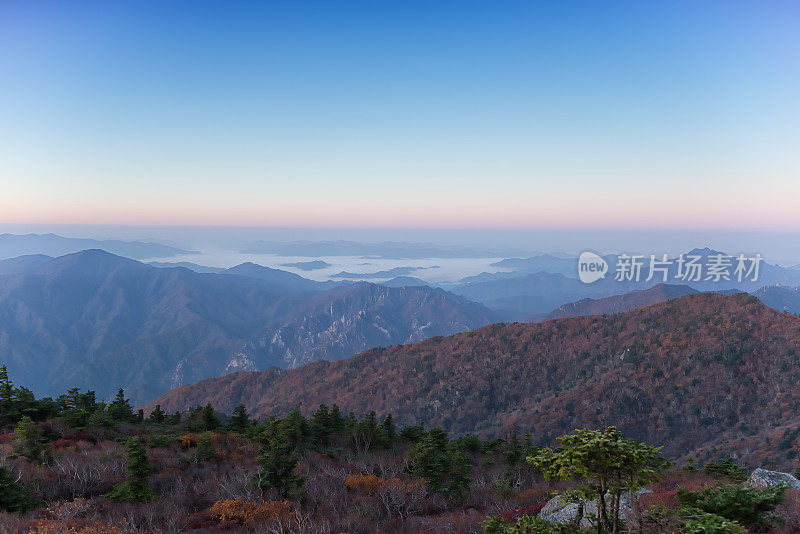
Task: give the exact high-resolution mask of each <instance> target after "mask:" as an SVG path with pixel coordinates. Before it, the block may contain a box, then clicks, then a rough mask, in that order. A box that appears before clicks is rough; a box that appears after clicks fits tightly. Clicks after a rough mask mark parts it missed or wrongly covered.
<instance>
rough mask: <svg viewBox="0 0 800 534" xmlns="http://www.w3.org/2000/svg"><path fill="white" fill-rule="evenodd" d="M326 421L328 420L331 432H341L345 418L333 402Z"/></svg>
mask: <svg viewBox="0 0 800 534" xmlns="http://www.w3.org/2000/svg"><path fill="white" fill-rule="evenodd" d="M328 421H329V422H330V426H331V432H334V433H336V432H341V431H343V430H344V428H345V420H344V417H342V411H341V410H340V409H339V407H338V406H337V405H335V404H334V405H333V406H331V411H330V414H329V415H328Z"/></svg>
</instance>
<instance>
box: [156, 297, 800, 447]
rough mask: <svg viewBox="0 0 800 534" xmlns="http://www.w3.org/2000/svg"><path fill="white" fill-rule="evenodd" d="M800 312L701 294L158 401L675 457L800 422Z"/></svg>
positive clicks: (187, 391)
mask: <svg viewBox="0 0 800 534" xmlns="http://www.w3.org/2000/svg"><path fill="white" fill-rule="evenodd" d="M798 369H800V318H798V317H796V316H794V315H791V314H785V313H781V312H779V311H776V310H774V309H771V308H769V307H767V306H765V305H764V304H762V303H761V302H759V301H758V300H757V299H756V298H754V297H752V296H750V295H746V294H735V295H731V296H725V295H719V294H711V293H698V294H691V295H687V296H685V297H682V298H678V299H673V300H669V301H667V302H662V303H659V304H655V305H652V306H648V307H645V308H641V309H638V310H634V311H630V312H625V313H620V314H614V315H607V316H582V317H574V318H566V319H555V320H551V321H547V322H544V323H535V324H495V325H491V326H486V327H482V328H479V329H476V330H473V331H470V332H466V333H461V334H456V335H454V336H450V337H444V338H442V337H435V338H431V339H428V340H426V341H423V342H421V343H417V344H413V345H404V346H393V347H385V348H375V349H371V350H368V351H366V352H364V353H362V354H360V355H358V356H356V357H353V358H350V359H347V360H340V361H337V362H324V361H320V362H316V363H312V364H309V365H305V366H303V367H299V368H296V369H292V370H281V369H274V368H273V369H269V370H266V371H262V372H252V373H234V374H230V375H227V376H223V377H220V378H213V379H207V380H203V381H200V382H198V383H196V384H193V385H186V386H181V387H179V388H177V389H175V390H173V391H171V392H169V393H167V394H165V395H163V396H161V397H160V398H158V399H156V400H155V401H154V402H153V403H151V404H150V405H149V407H148V409H149V408H152V407H153V406H154V404H155V403H158V404H160V405H161V407H162V408H163V409H166V410H168V411H175V410H185V409H187V408H190V407H193V406H196V405H203V404H205V403H206V402H211V403H212V404H213V405H214V406H215V407H216V408H217V409H219V410H221V411H223V412H228V413H229V412H230V411H231V410H232V409H233V408H234V407H235V406H236V405H237V404H239V403H243V404H245V406H247V407H248V409H249V410H250V411H251V413H253V414H255V415H257V416H262V417H263V416H266V415H269V414H273V413H275V414H285V413H287V412H288V411H290V410H292V409H294V408H300V409H301V410H302V411H304V412H306V413H310V412H311V411H312V410H313V409H315V408H316V407H317V406H318V405H319V404H321V403H324V404H327V405H331V404H337V405H338V406H339V407H340V408H341V409H342V410H343V411H344V412H345V413H347V412H348V411H359V410H360V411H362V412H363V411H365V410H375V411H376V412H378V413H389V412H391V413H392V414H394V415H395V416H396V417H397V421H398V422H399V423H402V424H415V423H419V422H422V421H428V422H429V423H430V424H432V425H438V426H441V427H443V428H445V429H447V430H448V431H452V432H455V433H460V434H464V433H471V432H479V433H482V434H487V435H501V434H502V433H503V432H505V431H507V430H508V429H510V428H512V427H517V428H519V429H520V430H521V431H524V432H531V433H532V435H533V437H534V440H536V441H537V442H541V443H549V442H550V440H551V439H552V438H554V437H555V436H558V435H561V434H564V433H567V432H569V431H570V430H572V429H575V428H582V427H591V428H602V427H603V426H606V425H612V424H613V425H616V426H618V427H620V428H621V429H622V430H623V431H624V432H625V433H626V434H627V435H630V436H632V437H635V438H638V439H642V440H644V441H646V442H649V443H659V444H662V445H664V446H665V449H664V450H665V453H666V454H668V455H669V456H678V455H683V454H688V453H692V452H693V451H698V450H700V449H703V448H705V449H709V448H712V449H713V448H714V447H717V446H723V445H724V444H725V443H727V441H726V440H731V439H733V438H734V437H735V436H741V435H742V434H747V435H750V436H758V435H762V434H763V435H762V438H763V437H764V435H766V433H771V432H773V433H774V432H779V431H780V430H782V429H783V428H784V427H787V428H789V427H791V428H794V427H796V426H798V425H800V416H799V415H798V412H797V407H798V405H800V390H798V388H797V383H798V381H800V370H798Z"/></svg>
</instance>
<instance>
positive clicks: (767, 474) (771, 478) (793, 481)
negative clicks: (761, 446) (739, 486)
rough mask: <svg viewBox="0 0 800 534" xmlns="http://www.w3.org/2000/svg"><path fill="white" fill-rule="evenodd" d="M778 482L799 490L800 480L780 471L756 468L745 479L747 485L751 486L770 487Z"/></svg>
mask: <svg viewBox="0 0 800 534" xmlns="http://www.w3.org/2000/svg"><path fill="white" fill-rule="evenodd" d="M780 484H786V485H788V486H789V489H796V490H800V480H797V478H795V477H794V476H793V475H790V474H789V473H781V472H780V471H768V470H766V469H756V470H755V471H753V473H752V474H751V475H750V478H748V479H747V485H748V486H750V487H752V488H772V487H774V486H778V485H780Z"/></svg>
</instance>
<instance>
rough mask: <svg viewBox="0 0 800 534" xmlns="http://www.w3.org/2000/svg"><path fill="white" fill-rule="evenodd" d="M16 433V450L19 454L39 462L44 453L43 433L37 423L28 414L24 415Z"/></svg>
mask: <svg viewBox="0 0 800 534" xmlns="http://www.w3.org/2000/svg"><path fill="white" fill-rule="evenodd" d="M15 434H16V438H15V439H14V450H15V451H16V452H17V454H19V455H21V456H25V457H26V458H30V459H31V460H33V461H37V462H38V461H39V459H40V458H41V454H42V433H41V432H40V431H39V428H38V427H37V426H36V423H34V422H33V420H32V419H31V418H30V417H28V416H25V417H23V418H22V419H20V421H19V424H18V425H17V430H16V432H15Z"/></svg>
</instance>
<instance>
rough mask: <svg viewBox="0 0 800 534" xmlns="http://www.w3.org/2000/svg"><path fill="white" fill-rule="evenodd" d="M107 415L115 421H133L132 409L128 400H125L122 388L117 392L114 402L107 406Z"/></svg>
mask: <svg viewBox="0 0 800 534" xmlns="http://www.w3.org/2000/svg"><path fill="white" fill-rule="evenodd" d="M108 415H110V416H111V418H112V419H114V420H115V421H133V420H134V416H133V408H132V407H131V403H130V402H129V401H128V399H126V398H125V392H124V391H123V390H122V388H120V389H119V391H117V395H116V397H114V402H112V403H111V404H109V405H108Z"/></svg>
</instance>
